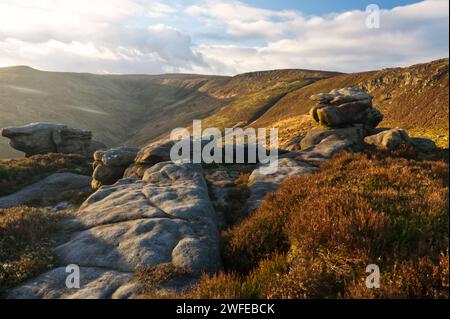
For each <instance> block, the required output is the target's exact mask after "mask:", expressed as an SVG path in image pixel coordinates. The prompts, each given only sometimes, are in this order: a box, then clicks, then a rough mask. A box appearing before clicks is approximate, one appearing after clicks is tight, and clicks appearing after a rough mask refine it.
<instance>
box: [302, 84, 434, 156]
mask: <svg viewBox="0 0 450 319" xmlns="http://www.w3.org/2000/svg"><path fill="white" fill-rule="evenodd" d="M311 99H312V100H314V101H318V104H317V105H315V106H314V107H313V108H311V110H310V115H311V117H312V119H313V120H314V121H315V122H317V123H318V124H320V126H318V127H315V128H313V129H312V130H311V131H309V132H308V134H307V135H306V136H305V137H304V138H302V139H301V141H300V143H299V144H300V149H301V151H300V152H299V157H298V159H301V160H305V161H308V162H316V163H320V162H323V161H327V160H329V159H330V158H331V157H332V156H334V155H335V154H337V153H339V152H340V151H343V150H347V151H352V152H358V151H362V150H364V149H366V148H367V147H374V148H377V149H380V150H388V151H393V150H397V149H402V148H403V149H404V148H412V149H414V150H415V151H417V152H418V153H429V152H432V151H434V150H436V149H437V147H436V144H435V143H434V142H433V141H431V140H428V139H424V138H411V137H409V136H408V133H407V132H406V131H405V130H404V129H401V128H392V129H389V128H377V125H378V124H379V123H380V122H381V121H382V120H383V115H382V114H381V112H380V111H379V110H378V109H376V108H374V107H373V106H372V97H371V96H370V95H368V94H367V93H366V92H365V91H363V90H361V89H357V88H351V87H349V88H343V89H335V90H332V91H331V92H329V93H320V94H316V95H312V96H311Z"/></svg>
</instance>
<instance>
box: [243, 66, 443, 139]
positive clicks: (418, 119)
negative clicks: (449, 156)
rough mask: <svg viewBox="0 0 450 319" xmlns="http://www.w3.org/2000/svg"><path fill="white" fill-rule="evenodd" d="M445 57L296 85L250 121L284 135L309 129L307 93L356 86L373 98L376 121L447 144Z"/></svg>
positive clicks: (311, 102) (286, 136)
mask: <svg viewBox="0 0 450 319" xmlns="http://www.w3.org/2000/svg"><path fill="white" fill-rule="evenodd" d="M448 72H449V65H448V59H442V60H437V61H433V62H429V63H424V64H418V65H413V66H410V67H407V68H390V69H383V70H380V71H371V72H361V73H352V74H341V75H338V76H335V77H330V78H327V79H323V80H320V81H316V82H315V83H313V84H311V85H308V86H305V87H303V88H300V89H297V90H295V91H293V92H291V93H289V94H287V95H286V96H284V97H283V98H282V99H280V100H279V101H278V102H277V103H276V104H275V105H273V106H272V107H271V108H270V109H269V110H268V111H267V112H265V113H264V114H263V115H261V116H260V117H259V118H258V119H257V120H256V121H255V122H253V123H251V126H255V127H264V126H276V127H279V128H280V131H281V132H280V135H281V137H282V138H284V139H287V138H288V137H289V135H290V134H291V133H292V132H295V131H297V134H298V130H301V129H302V126H303V127H304V130H305V131H306V130H308V128H309V127H310V125H311V123H310V121H309V119H308V118H305V117H304V116H302V115H304V114H307V113H308V110H309V109H310V108H311V107H312V106H313V105H314V101H311V100H310V99H309V97H310V96H311V95H312V94H316V93H320V92H329V91H331V90H332V89H334V88H341V87H348V86H353V87H358V88H362V89H364V90H366V91H367V92H368V93H369V94H370V95H372V96H373V97H374V106H375V107H377V108H379V109H380V110H381V112H382V113H383V115H384V121H383V122H382V123H381V124H380V126H386V127H395V126H399V127H402V128H405V129H407V130H408V131H409V133H410V134H411V135H416V136H423V137H428V138H432V139H433V140H435V141H436V142H437V143H438V144H439V145H441V146H445V147H448V135H449V133H448V131H449V122H448V116H449V93H448V89H449V88H448V74H449V73H448Z"/></svg>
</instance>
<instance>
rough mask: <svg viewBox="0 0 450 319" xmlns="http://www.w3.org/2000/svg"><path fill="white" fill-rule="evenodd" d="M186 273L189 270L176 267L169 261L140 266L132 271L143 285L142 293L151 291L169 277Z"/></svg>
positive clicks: (168, 279) (185, 274) (169, 278)
mask: <svg viewBox="0 0 450 319" xmlns="http://www.w3.org/2000/svg"><path fill="white" fill-rule="evenodd" d="M188 275H189V272H188V271H187V270H186V269H183V268H180V267H176V266H174V265H173V264H171V263H164V264H157V265H146V266H141V267H138V268H137V269H136V270H135V272H134V277H135V278H136V279H137V280H138V281H139V282H140V283H141V284H142V286H143V291H144V292H143V293H145V292H146V291H151V290H153V289H154V288H157V287H159V286H161V285H162V284H164V283H167V282H168V281H170V280H171V279H174V278H177V277H182V276H188Z"/></svg>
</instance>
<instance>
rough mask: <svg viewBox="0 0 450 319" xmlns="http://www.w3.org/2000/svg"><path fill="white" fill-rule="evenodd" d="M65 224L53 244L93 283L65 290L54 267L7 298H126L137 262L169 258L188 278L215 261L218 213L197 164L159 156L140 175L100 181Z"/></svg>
mask: <svg viewBox="0 0 450 319" xmlns="http://www.w3.org/2000/svg"><path fill="white" fill-rule="evenodd" d="M66 225H67V229H68V230H70V232H71V235H70V239H69V240H68V241H67V242H65V243H63V244H61V245H59V246H58V247H56V249H55V252H56V254H57V256H58V260H59V261H60V262H61V264H62V265H68V264H77V265H78V266H80V267H81V268H80V269H81V271H83V270H85V271H86V272H87V275H86V276H88V278H87V279H86V282H88V284H87V285H88V286H90V287H92V289H88V287H83V289H82V290H80V291H78V292H72V293H70V292H68V291H67V290H66V289H64V287H63V285H64V280H65V276H63V274H62V270H61V269H59V268H58V269H54V270H51V271H50V272H47V273H45V274H43V275H41V276H39V277H38V278H35V279H33V280H32V281H30V282H33V283H38V285H37V284H30V282H28V283H25V284H23V285H21V286H19V287H17V288H15V289H14V290H13V291H11V292H10V294H9V296H10V297H11V296H13V297H21V296H27V297H36V298H45V297H61V298H66V297H68V298H76V297H83V298H96V297H98V296H105V297H118V296H120V297H127V296H134V295H135V294H136V293H137V290H138V287H139V285H137V284H136V283H135V282H134V281H133V280H132V272H133V271H134V270H135V269H136V268H137V267H140V266H145V265H157V264H162V263H171V264H173V265H174V266H177V267H180V268H183V269H185V270H186V271H187V273H188V274H189V277H192V276H194V277H195V276H196V277H198V276H200V275H201V274H202V273H210V272H214V271H217V270H218V269H219V268H220V250H219V234H218V229H217V217H216V214H215V212H214V209H213V207H212V204H211V201H210V199H209V197H208V189H207V186H206V182H205V179H204V177H203V169H202V167H201V165H198V164H181V163H179V164H176V163H172V162H162V163H158V164H156V165H154V166H153V167H151V168H150V169H148V170H147V171H146V172H145V174H144V177H143V180H136V179H121V180H119V181H118V182H117V183H116V184H114V185H111V186H102V187H101V188H100V189H99V190H98V191H97V192H96V193H94V194H93V195H92V196H90V197H89V198H88V199H87V200H86V201H85V203H83V205H82V206H81V208H80V210H79V211H78V212H77V213H76V215H75V216H74V217H73V219H72V220H70V221H68V222H67V224H66ZM89 276H90V277H89ZM115 276H117V278H115ZM100 278H103V280H100ZM184 282H185V283H190V282H192V278H186V281H184ZM182 283H183V281H181V282H180V285H182ZM36 285H37V286H36ZM125 292H126V293H125Z"/></svg>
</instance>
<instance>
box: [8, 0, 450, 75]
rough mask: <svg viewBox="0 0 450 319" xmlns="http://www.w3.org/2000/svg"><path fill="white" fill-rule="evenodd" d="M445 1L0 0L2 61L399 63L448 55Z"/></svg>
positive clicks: (161, 65) (158, 69) (348, 67)
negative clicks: (375, 9) (376, 9)
mask: <svg viewBox="0 0 450 319" xmlns="http://www.w3.org/2000/svg"><path fill="white" fill-rule="evenodd" d="M371 4H375V5H376V6H377V7H378V8H379V9H380V10H379V11H373V9H374V8H376V7H373V6H371V7H369V8H367V6H368V5H371ZM448 11H449V1H448V0H423V1H418V0H415V1H408V0H392V1H388V0H372V1H364V0H359V1H357V0H349V1H342V0H341V1H338V0H327V1H325V0H314V1H310V0H281V1H262V0H184V1H183V0H167V1H163V0H77V1H73V0H1V1H0V67H5V66H12V65H28V66H31V67H34V68H37V69H41V70H49V71H71V72H92V73H100V74H110V73H113V74H124V73H128V74H130V73H140V74H144V73H145V74H160V73H179V72H182V73H202V74H221V75H234V74H238V73H244V72H251V71H258V70H270V69H286V68H300V69H316V70H330V71H341V72H356V71H365V70H373V69H380V68H385V67H393V66H407V65H412V64H415V63H420V62H426V61H430V60H434V59H439V58H443V57H448V55H449V53H448V52H449V44H448V43H449V42H448V36H449V34H448V32H449V31H448V30H449V13H448Z"/></svg>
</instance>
